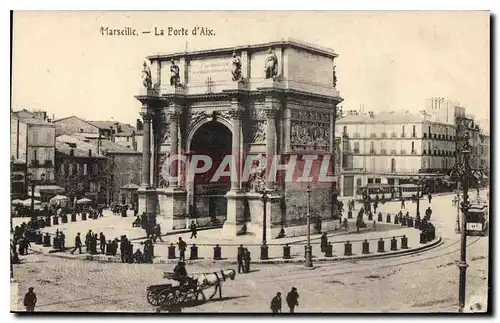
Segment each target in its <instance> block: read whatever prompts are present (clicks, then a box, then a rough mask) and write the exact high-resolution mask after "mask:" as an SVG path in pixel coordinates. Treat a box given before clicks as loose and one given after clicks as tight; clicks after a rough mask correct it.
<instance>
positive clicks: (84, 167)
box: [83, 164, 87, 176]
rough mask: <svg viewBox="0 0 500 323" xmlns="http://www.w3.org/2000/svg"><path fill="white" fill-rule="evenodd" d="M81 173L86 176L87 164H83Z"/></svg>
mask: <svg viewBox="0 0 500 323" xmlns="http://www.w3.org/2000/svg"><path fill="white" fill-rule="evenodd" d="M83 175H85V176H87V164H83Z"/></svg>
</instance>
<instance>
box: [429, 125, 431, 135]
mask: <svg viewBox="0 0 500 323" xmlns="http://www.w3.org/2000/svg"><path fill="white" fill-rule="evenodd" d="M430 137H431V126H429V138H430Z"/></svg>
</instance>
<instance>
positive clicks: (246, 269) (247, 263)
mask: <svg viewBox="0 0 500 323" xmlns="http://www.w3.org/2000/svg"><path fill="white" fill-rule="evenodd" d="M250 260H252V258H251V257H250V251H248V249H247V248H245V253H244V255H243V262H244V263H245V267H244V270H243V271H244V272H245V273H249V272H250Z"/></svg>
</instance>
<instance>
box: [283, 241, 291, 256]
mask: <svg viewBox="0 0 500 323" xmlns="http://www.w3.org/2000/svg"><path fill="white" fill-rule="evenodd" d="M290 258H291V257H290V246H289V245H288V243H287V244H286V245H284V246H283V259H290Z"/></svg>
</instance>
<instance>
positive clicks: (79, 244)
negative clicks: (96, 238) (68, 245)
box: [71, 232, 82, 254]
mask: <svg viewBox="0 0 500 323" xmlns="http://www.w3.org/2000/svg"><path fill="white" fill-rule="evenodd" d="M76 249H78V251H80V253H82V239H81V238H80V232H78V233H77V234H76V237H75V248H74V249H73V251H71V254H74V253H75V251H76Z"/></svg>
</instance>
